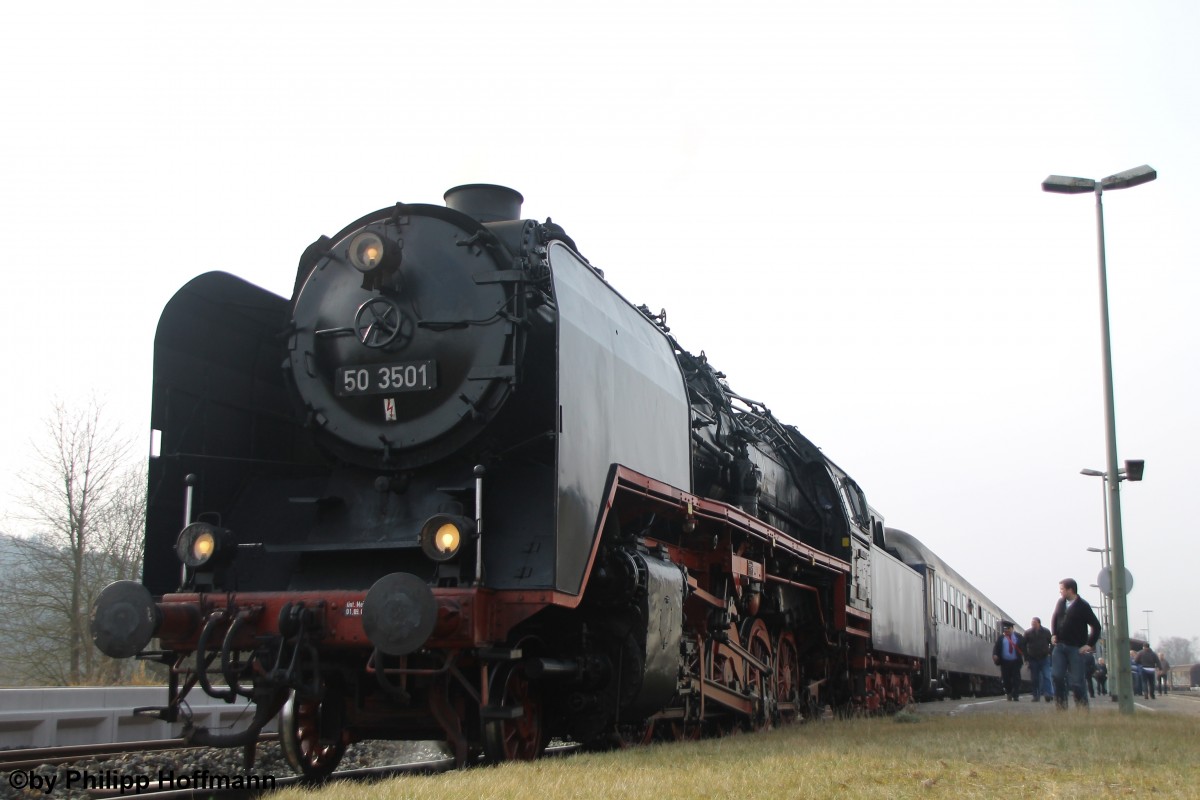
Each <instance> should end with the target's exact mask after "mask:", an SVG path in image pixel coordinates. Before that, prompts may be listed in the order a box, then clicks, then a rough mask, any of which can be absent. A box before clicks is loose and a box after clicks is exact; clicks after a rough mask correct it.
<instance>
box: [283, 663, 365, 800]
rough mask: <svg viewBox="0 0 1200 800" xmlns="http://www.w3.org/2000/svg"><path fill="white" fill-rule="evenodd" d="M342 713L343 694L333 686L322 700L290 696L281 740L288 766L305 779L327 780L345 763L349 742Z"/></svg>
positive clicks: (296, 695)
mask: <svg viewBox="0 0 1200 800" xmlns="http://www.w3.org/2000/svg"><path fill="white" fill-rule="evenodd" d="M342 711H343V708H342V693H341V692H340V691H337V690H335V689H333V688H332V687H331V686H328V685H326V686H325V687H324V691H323V693H322V695H321V696H320V697H313V696H311V695H308V694H305V695H299V694H297V693H296V691H295V690H292V691H291V692H289V693H288V699H287V702H286V703H284V704H283V710H282V711H280V712H279V734H280V740H281V743H282V744H283V754H284V756H285V757H286V758H287V761H288V763H289V764H291V765H292V769H294V770H296V772H298V773H299V774H300V775H301V776H302V777H303V778H304V779H305V780H307V781H322V780H325V779H326V778H328V777H329V776H330V775H331V774H332V773H333V771H334V770H335V769H336V768H337V765H338V763H339V762H340V761H341V760H342V756H343V755H344V754H345V752H346V743H347V740H348V738H347V735H346V731H345V728H343V727H342Z"/></svg>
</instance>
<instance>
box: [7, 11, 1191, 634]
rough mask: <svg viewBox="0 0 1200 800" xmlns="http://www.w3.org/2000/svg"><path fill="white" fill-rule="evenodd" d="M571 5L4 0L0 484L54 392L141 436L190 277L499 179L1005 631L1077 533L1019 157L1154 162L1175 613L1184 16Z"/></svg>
mask: <svg viewBox="0 0 1200 800" xmlns="http://www.w3.org/2000/svg"><path fill="white" fill-rule="evenodd" d="M589 5H590V7H589V8H587V9H584V10H580V9H578V8H576V4H571V3H563V2H520V1H519V0H518V1H516V2H507V3H496V2H455V3H431V2H426V3H415V2H397V1H396V0H392V1H391V2H379V3H357V2H352V1H350V0H339V2H337V3H308V2H294V3H288V4H283V3H269V4H268V3H253V2H247V0H238V2H223V1H218V2H207V3H204V4H200V5H195V4H193V5H191V6H188V7H187V8H186V9H181V8H180V7H178V6H177V4H168V3H161V2H146V3H130V2H121V0H115V2H112V3H102V4H96V3H80V2H60V3H54V4H45V3H40V4H39V3H23V4H17V5H15V6H13V7H11V8H9V10H8V11H6V12H5V13H4V22H3V25H0V97H2V99H3V118H2V121H0V142H2V146H0V225H2V226H3V232H4V237H3V238H4V242H5V250H6V252H7V253H8V262H7V263H8V269H7V270H6V271H5V274H4V278H3V283H2V284H0V287H2V288H0V322H2V323H3V325H4V328H5V330H4V334H3V336H0V347H2V348H3V364H4V365H5V369H6V370H7V376H6V378H5V379H4V387H5V391H4V393H3V399H2V400H0V408H2V410H3V412H4V415H3V419H4V422H3V424H2V425H0V509H7V510H8V511H9V513H13V511H14V509H15V508H16V507H17V501H16V500H15V499H14V497H19V496H20V495H21V493H22V484H21V483H20V480H19V475H20V473H21V472H22V471H23V470H25V469H27V464H28V461H29V452H30V442H31V439H32V438H33V437H36V436H37V435H38V433H39V430H40V421H41V420H43V419H44V418H45V417H46V416H47V415H48V414H49V413H50V411H51V408H52V405H53V403H54V401H55V399H59V400H62V401H63V402H65V403H67V404H68V405H69V406H70V405H75V404H81V403H84V402H85V401H86V399H87V398H88V397H89V396H90V395H93V394H94V395H95V396H97V397H99V398H101V399H102V400H104V401H105V402H106V403H107V409H108V412H109V415H110V417H111V418H112V420H113V421H114V422H119V423H120V424H121V425H122V426H123V427H124V428H125V429H126V430H127V431H128V433H129V435H130V436H131V437H134V438H135V440H136V441H137V448H138V449H139V450H141V449H143V448H144V447H145V446H146V442H147V441H148V438H149V436H148V421H149V399H150V378H151V375H150V369H151V347H152V341H153V337H154V330H155V326H156V324H157V320H158V315H159V312H160V311H161V309H162V307H163V305H164V304H165V303H166V301H167V300H168V299H169V298H170V297H171V295H172V294H173V293H174V292H175V290H176V289H178V288H179V287H180V286H181V285H182V284H183V283H185V282H186V281H188V280H189V279H190V278H192V277H193V276H195V275H197V274H199V273H201V272H205V271H208V270H214V269H219V270H226V271H229V272H232V273H235V274H238V275H240V276H243V277H245V278H247V279H248V280H250V281H251V282H254V283H257V284H258V285H260V286H263V287H265V288H268V289H271V290H273V291H275V292H277V293H280V294H287V293H289V292H290V289H291V283H292V279H293V276H294V270H295V265H296V262H297V259H298V258H299V256H300V254H301V252H302V251H303V250H304V248H305V247H306V246H307V245H308V244H309V243H310V242H312V241H313V240H314V239H316V238H317V237H318V236H319V235H321V234H333V233H335V232H337V231H338V230H339V229H341V228H342V227H343V226H344V225H346V224H347V223H349V222H351V221H353V220H355V219H357V218H358V217H360V216H361V215H363V214H365V213H367V212H369V211H373V210H375V209H377V208H382V207H385V206H389V205H391V204H393V203H395V202H396V201H404V202H427V203H440V202H442V194H443V192H444V191H445V190H446V189H448V188H450V187H452V186H455V185H458V184H462V183H473V182H487V183H501V184H505V185H508V186H511V187H513V188H515V189H517V190H518V191H520V192H521V193H523V194H524V196H525V198H526V203H525V206H524V216H526V217H535V218H538V219H545V218H546V217H547V216H552V217H553V218H554V221H555V222H557V223H560V224H562V225H563V226H564V227H565V228H566V229H567V231H568V232H569V233H570V234H571V236H572V237H573V238H574V239H575V241H576V243H577V244H578V245H579V247H580V249H581V250H582V252H583V253H584V255H586V256H587V257H588V258H589V259H591V261H592V262H593V263H594V264H595V265H597V266H599V267H601V268H602V269H603V270H604V271H605V274H606V275H607V277H608V279H609V280H610V281H611V282H612V283H613V285H614V286H616V288H617V289H618V290H619V291H620V292H621V293H622V294H624V295H625V297H627V298H628V299H629V300H631V301H632V302H634V303H645V304H647V305H649V306H650V307H651V308H653V309H658V308H663V307H665V308H666V309H667V313H668V323H669V324H670V325H671V328H672V332H673V333H674V334H675V335H676V336H677V337H678V339H679V341H680V342H681V344H682V345H683V346H684V347H686V348H688V349H690V350H692V351H700V350H705V351H706V352H707V354H708V356H709V358H710V360H711V361H712V362H713V363H714V364H715V365H716V366H717V367H718V368H719V369H721V370H723V371H724V372H726V373H727V374H728V376H729V381H730V384H731V385H732V387H733V388H734V389H735V390H736V391H738V392H739V393H741V394H743V395H745V396H748V397H751V398H754V399H756V400H760V401H762V402H765V403H766V404H767V405H768V406H769V407H770V408H771V409H772V410H773V411H774V412H775V414H776V415H777V416H778V417H779V418H780V419H782V420H783V421H785V422H788V423H791V424H794V425H796V426H797V427H798V428H799V429H800V430H801V431H802V432H803V433H804V434H805V435H806V436H808V437H809V438H810V439H812V440H813V441H814V442H816V443H817V444H818V445H819V446H821V447H822V448H823V449H824V451H825V452H826V453H827V454H828V455H829V456H830V457H831V458H833V459H834V460H835V461H837V462H838V463H839V464H840V465H841V466H842V467H843V468H844V469H846V470H847V471H848V472H849V473H850V474H851V475H853V476H854V477H855V478H856V479H857V480H858V482H859V483H860V484H861V485H862V487H863V488H864V490H865V491H866V493H867V496H868V499H869V500H870V502H871V504H872V505H873V506H875V507H876V508H877V509H879V510H880V511H881V512H882V513H883V514H884V516H885V517H886V519H887V522H888V524H889V525H891V526H894V527H898V528H902V529H904V530H906V531H908V532H910V533H912V534H914V535H915V536H917V537H918V538H920V539H922V540H923V541H924V542H926V543H927V544H928V545H929V546H931V547H932V548H933V549H934V550H935V551H937V552H938V553H939V554H941V555H942V556H943V557H944V558H945V560H946V561H948V562H949V563H950V564H951V565H953V566H954V567H955V568H956V569H957V570H958V571H959V572H960V573H961V574H962V575H963V576H965V577H966V578H967V579H968V580H970V581H972V582H973V583H974V584H975V585H976V586H977V587H978V588H979V589H980V590H982V591H984V592H985V593H987V594H988V595H989V596H990V597H991V598H992V599H994V600H995V601H996V602H998V603H999V604H1000V606H1001V607H1002V608H1004V609H1006V610H1008V611H1010V612H1011V613H1012V614H1013V615H1014V616H1015V617H1016V619H1017V621H1018V622H1020V623H1021V624H1022V625H1026V626H1027V625H1028V624H1029V620H1030V618H1031V617H1032V616H1033V615H1040V616H1042V617H1043V618H1046V619H1048V618H1049V615H1050V613H1051V611H1052V610H1053V607H1054V603H1055V601H1056V599H1057V596H1058V595H1057V582H1058V580H1059V579H1060V578H1062V577H1065V576H1074V577H1076V578H1077V579H1078V580H1079V583H1080V585H1081V588H1082V595H1083V596H1084V597H1085V598H1087V599H1088V600H1090V601H1092V602H1093V604H1096V603H1097V602H1098V601H1099V599H1100V598H1099V593H1098V592H1097V590H1096V589H1093V588H1090V587H1089V584H1091V583H1094V582H1095V581H1096V575H1097V573H1098V572H1099V568H1100V560H1099V557H1098V556H1097V555H1096V554H1092V553H1088V552H1086V548H1087V547H1101V546H1103V542H1104V530H1103V524H1104V523H1103V506H1102V491H1101V481H1100V480H1099V479H1097V478H1088V477H1083V476H1081V475H1080V474H1079V470H1080V469H1081V468H1084V467H1087V468H1097V469H1103V468H1104V467H1105V449H1104V421H1103V392H1102V384H1101V359H1100V352H1101V351H1100V326H1099V313H1098V308H1099V303H1098V288H1097V268H1096V265H1097V257H1096V256H1097V252H1096V217H1095V203H1094V198H1093V197H1092V196H1091V195H1078V196H1065V195H1052V194H1046V193H1044V192H1042V191H1041V188H1040V184H1041V182H1042V180H1043V179H1044V178H1046V176H1047V175H1050V174H1052V173H1057V174H1062V175H1073V176H1083V177H1090V178H1101V177H1104V176H1106V175H1109V174H1112V173H1116V172H1120V171H1123V170H1125V169H1129V168H1131V167H1136V166H1138V165H1141V164H1150V165H1151V166H1153V167H1154V168H1155V169H1157V170H1158V172H1159V178H1158V180H1157V181H1155V182H1153V183H1149V184H1145V185H1142V186H1139V187H1136V188H1133V189H1130V190H1128V191H1121V192H1110V193H1108V194H1106V195H1105V196H1104V201H1105V205H1104V209H1105V227H1106V236H1107V254H1108V267H1109V290H1110V296H1111V313H1112V337H1113V360H1114V369H1115V391H1116V407H1117V425H1118V446H1119V453H1120V458H1121V459H1125V458H1144V459H1145V460H1146V477H1145V481H1144V482H1142V483H1140V484H1134V485H1130V484H1127V483H1126V484H1122V490H1123V491H1122V494H1121V496H1122V505H1123V508H1124V527H1125V546H1126V558H1127V564H1128V567H1129V570H1130V571H1131V572H1132V573H1133V575H1134V587H1133V591H1132V593H1131V594H1130V596H1129V608H1130V619H1129V622H1130V628H1131V631H1132V632H1133V633H1134V634H1137V633H1139V632H1142V631H1143V630H1144V629H1145V628H1146V626H1147V618H1148V615H1147V614H1145V613H1144V611H1143V610H1144V609H1153V613H1152V614H1151V615H1149V625H1150V628H1151V636H1152V638H1153V639H1154V641H1155V642H1157V641H1158V640H1159V639H1161V638H1162V637H1164V636H1183V637H1186V638H1189V639H1190V638H1192V637H1196V636H1198V635H1200V621H1198V618H1197V614H1196V610H1197V603H1196V600H1195V594H1194V590H1195V579H1196V574H1197V567H1198V566H1200V564H1198V561H1200V559H1198V558H1197V554H1198V552H1200V545H1197V531H1196V529H1195V524H1194V522H1193V520H1192V518H1191V513H1192V511H1193V510H1194V509H1195V507H1196V502H1195V500H1194V497H1195V495H1196V492H1195V490H1194V489H1193V488H1189V487H1193V486H1194V485H1195V483H1196V481H1197V480H1198V479H1200V471H1197V472H1192V470H1197V469H1198V466H1197V455H1196V454H1197V452H1198V451H1200V430H1198V426H1197V422H1196V409H1197V408H1198V407H1200V402H1198V400H1200V398H1198V396H1197V395H1198V390H1200V379H1198V375H1197V357H1196V353H1197V351H1198V349H1200V348H1198V344H1200V333H1198V332H1197V324H1196V321H1195V317H1196V315H1195V313H1194V307H1195V305H1196V301H1197V294H1198V289H1200V277H1198V272H1200V270H1198V269H1197V263H1196V262H1197V258H1196V256H1195V247H1194V246H1193V245H1192V244H1190V243H1189V242H1190V241H1191V240H1192V239H1194V234H1193V233H1192V231H1193V229H1194V227H1195V225H1196V220H1197V219H1200V199H1198V197H1197V189H1195V188H1193V189H1188V188H1187V187H1188V186H1193V187H1200V154H1198V147H1197V145H1198V143H1200V96H1198V95H1200V88H1198V87H1200V80H1198V79H1200V48H1198V47H1197V46H1196V36H1197V32H1200V4H1196V3H1194V2H1190V0H1179V1H1178V2H1145V1H1143V2H1139V3H1136V4H1134V3H1126V2H1097V1H1096V0H1087V1H1086V2H1084V1H1080V2H1045V0H1037V1H1036V2H1006V3H972V2H962V0H955V1H953V2H919V1H918V2H906V3H896V2H890V1H889V2H856V3H833V2H828V3H815V2H802V3H796V2H782V1H778V2H754V1H753V0H749V1H744V2H741V3H728V2H722V3H713V2H697V1H696V0H690V1H689V2H678V3H675V2H670V3H668V2H655V1H654V0H639V1H638V2H625V1H624V0H609V2H605V3H596V4H589ZM1189 498H1193V499H1189ZM2 524H3V526H4V527H5V528H7V529H8V530H9V531H10V532H19V531H18V530H17V529H16V527H17V526H15V525H14V523H13V522H12V520H11V518H10V519H9V520H6V521H4V522H3V523H2Z"/></svg>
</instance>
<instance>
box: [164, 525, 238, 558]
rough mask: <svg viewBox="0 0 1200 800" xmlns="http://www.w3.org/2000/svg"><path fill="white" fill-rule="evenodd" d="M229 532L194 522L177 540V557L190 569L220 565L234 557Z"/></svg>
mask: <svg viewBox="0 0 1200 800" xmlns="http://www.w3.org/2000/svg"><path fill="white" fill-rule="evenodd" d="M229 539H230V536H229V531H227V530H224V529H223V528H218V527H215V526H213V525H210V524H208V523H207V522H193V523H192V524H191V525H188V526H187V527H186V528H184V529H183V531H182V532H180V534H179V538H178V539H177V540H175V555H177V556H179V560H180V561H182V562H183V563H184V564H185V565H187V566H188V567H191V568H192V569H196V568H198V567H203V566H204V565H206V564H214V565H215V564H219V563H221V562H222V561H225V560H226V559H228V558H229V557H230V556H231V555H233V546H232V543H231V542H230V541H229Z"/></svg>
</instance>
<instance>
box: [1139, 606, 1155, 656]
mask: <svg viewBox="0 0 1200 800" xmlns="http://www.w3.org/2000/svg"><path fill="white" fill-rule="evenodd" d="M1142 613H1143V614H1145V615H1146V644H1150V615H1151V614H1153V613H1154V609H1153V608H1143V609H1142ZM1150 647H1151V648H1153V647H1154V645H1150Z"/></svg>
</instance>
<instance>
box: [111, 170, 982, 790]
mask: <svg viewBox="0 0 1200 800" xmlns="http://www.w3.org/2000/svg"><path fill="white" fill-rule="evenodd" d="M445 200H446V205H445V206H435V205H424V204H397V205H396V206H394V207H392V208H387V209H383V210H380V211H377V212H375V213H372V214H368V215H367V216H365V217H363V218H361V219H359V220H358V221H356V222H354V223H352V224H351V225H349V226H347V227H346V228H345V229H344V230H342V231H341V232H340V233H338V234H337V235H336V236H334V237H332V238H327V237H321V238H320V239H318V240H317V241H316V242H315V243H313V244H312V245H311V246H309V247H308V249H307V250H306V251H305V252H304V254H303V256H302V257H301V259H300V263H299V268H298V270H297V273H296V280H295V288H294V291H293V294H292V297H291V299H290V300H285V299H283V298H280V297H278V296H275V295H274V294H271V293H269V292H266V291H264V290H262V289H259V288H257V287H255V286H252V285H250V284H249V283H246V282H245V281H243V280H241V279H239V278H236V277H234V276H231V275H229V274H225V273H219V272H214V273H209V274H205V275H201V276H200V277H198V278H196V279H194V280H192V281H191V282H190V283H188V284H187V285H186V286H184V287H183V288H182V289H181V290H180V291H179V292H178V293H177V294H176V296H175V297H174V298H173V299H172V300H171V301H170V302H169V303H168V305H167V306H166V308H165V309H164V311H163V314H162V317H161V320H160V322H159V327H158V331H157V335H156V338H155V351H154V386H153V404H152V418H151V423H152V428H153V429H154V435H155V438H156V447H157V451H158V452H157V455H156V457H154V458H152V459H151V463H150V479H149V497H148V509H147V527H146V537H145V553H144V559H145V560H144V564H145V566H144V580H143V582H142V583H141V584H139V583H136V582H129V581H125V582H119V583H116V584H113V585H111V586H109V587H108V588H107V589H106V590H105V591H104V593H103V594H102V596H101V597H100V598H99V600H98V602H97V603H96V606H95V607H94V609H93V615H92V633H93V638H94V641H95V643H96V645H97V647H99V649H100V650H101V651H102V652H104V653H105V654H107V655H109V656H112V657H114V658H129V657H139V658H143V659H152V660H156V661H159V662H162V663H163V664H166V665H167V666H168V667H169V674H170V683H169V687H168V697H167V701H166V705H164V706H162V707H155V708H150V709H141V710H140V711H141V712H142V713H148V714H153V715H156V716H159V717H161V718H163V719H167V720H170V721H177V720H183V721H184V723H185V727H184V735H185V737H186V738H188V739H189V740H190V741H191V742H193V743H195V744H205V745H216V746H230V747H242V746H249V745H252V744H253V743H254V742H255V741H256V740H257V737H258V735H259V733H260V732H261V730H262V728H263V727H264V726H265V725H266V724H267V723H268V722H269V721H270V720H271V719H273V718H275V717H276V715H278V716H279V726H280V731H281V737H282V740H283V743H284V750H285V753H286V754H287V756H288V759H289V760H290V761H291V763H292V765H293V766H294V767H295V768H296V769H297V770H298V771H300V772H301V773H302V774H304V775H305V776H307V777H310V778H320V777H323V776H325V775H328V774H329V773H330V772H331V771H332V770H333V769H334V767H335V766H336V765H337V763H338V761H339V759H340V758H341V756H342V754H343V752H344V750H345V748H346V746H347V745H348V744H349V743H351V742H354V741H358V740H361V739H439V740H444V741H445V742H447V743H448V745H449V747H450V748H451V749H452V750H453V752H454V754H455V756H456V758H457V759H458V760H459V761H460V762H466V761H468V760H470V759H472V758H475V757H476V756H478V755H480V754H483V755H486V756H487V757H489V758H491V759H494V760H507V759H532V758H536V757H537V756H538V755H539V754H540V753H541V752H542V751H543V749H544V748H545V746H546V744H547V742H548V741H549V740H550V738H551V737H561V738H564V739H570V740H574V741H578V742H582V743H585V744H590V745H611V744H617V743H628V742H639V741H645V740H649V739H652V738H669V739H682V738H692V737H695V736H700V735H704V734H708V733H714V732H725V731H730V730H733V729H756V728H761V727H764V726H770V725H775V724H779V723H782V722H787V721H790V720H796V719H805V718H810V717H813V716H817V715H821V714H825V713H830V712H842V713H852V712H864V713H866V712H874V711H887V710H894V709H897V708H901V707H903V706H904V705H905V704H907V703H909V702H911V701H912V700H914V698H915V697H917V696H918V695H928V696H937V695H938V694H939V693H942V692H945V691H950V692H952V693H957V692H965V691H980V690H984V689H985V688H987V687H986V685H985V684H986V682H989V681H994V680H995V678H996V677H997V676H996V675H994V674H993V673H994V672H995V669H994V667H992V665H991V661H990V648H991V641H992V639H993V638H994V635H995V633H996V631H997V629H998V623H999V620H1000V618H1001V617H1002V616H1003V613H1002V612H1001V610H1000V609H999V608H998V607H997V606H995V605H994V604H993V603H991V602H990V601H988V600H987V599H986V598H984V597H983V596H982V594H980V593H979V592H977V591H975V590H974V589H973V588H972V587H970V585H969V584H968V583H966V582H965V581H963V580H962V579H961V577H959V576H958V575H957V574H956V573H954V572H953V570H950V569H949V568H948V567H947V566H946V565H945V564H944V563H942V562H941V561H940V560H938V559H937V557H936V556H935V555H934V554H932V553H931V552H930V551H928V550H927V549H925V548H924V547H923V546H922V545H921V544H920V543H919V542H917V540H916V539H914V538H912V537H910V536H908V535H907V534H904V533H903V532H899V531H893V530H891V529H888V528H885V527H884V523H883V519H882V517H881V516H880V515H879V514H878V513H877V512H876V511H875V510H874V509H873V508H871V506H870V505H868V503H867V500H866V497H865V495H864V493H863V492H862V490H861V489H860V488H859V486H858V485H857V484H856V483H855V482H854V481H853V479H851V477H850V476H849V475H847V474H846V473H845V472H844V471H843V470H842V469H841V468H840V467H838V466H837V465H836V464H835V463H833V462H832V461H830V460H829V459H828V458H827V457H826V456H825V455H824V454H823V453H822V452H821V451H820V450H819V449H818V448H817V447H816V446H815V445H814V444H813V443H812V442H810V441H809V440H808V439H806V438H805V437H804V436H802V435H801V434H800V433H799V431H797V430H796V429H795V428H794V427H791V426H788V425H784V424H781V423H780V422H779V421H778V420H776V419H775V417H774V416H773V415H772V414H771V412H770V411H769V410H768V409H767V408H766V407H765V406H764V405H763V404H762V403H759V402H756V401H753V400H750V399H747V398H745V397H742V396H739V395H738V394H736V393H734V392H733V391H732V390H731V389H730V388H729V386H728V384H727V382H726V380H725V376H724V375H723V374H722V373H721V372H718V371H717V370H716V369H714V367H713V366H711V365H710V364H709V363H708V360H707V359H706V357H705V356H704V354H703V353H701V354H700V355H698V356H697V355H693V354H691V353H689V352H687V351H686V350H684V349H683V348H682V347H680V346H679V344H678V343H677V342H676V341H675V339H674V338H673V337H672V336H671V334H670V332H669V329H668V327H667V326H666V320H665V312H664V313H660V314H654V313H652V312H651V311H650V310H649V309H647V308H646V307H636V306H634V305H632V304H630V303H629V302H627V301H626V300H625V299H624V298H623V297H622V296H621V295H619V294H618V293H617V292H616V291H615V290H614V289H613V287H612V286H610V285H609V284H608V283H607V282H606V281H605V279H604V276H603V274H602V272H601V271H600V270H599V269H597V268H596V267H594V266H593V265H592V264H590V263H589V262H588V260H587V259H586V258H584V257H583V256H582V255H581V254H580V252H579V249H578V248H577V247H576V246H575V244H574V242H573V241H572V240H571V238H570V237H569V236H568V235H567V234H566V232H565V231H564V230H563V228H562V227H560V226H559V225H557V224H555V223H553V222H552V221H551V220H549V219H548V220H546V222H544V223H539V222H536V221H533V220H523V219H521V218H520V207H521V203H522V202H523V199H522V197H521V196H520V195H519V194H518V193H517V192H515V191H513V190H511V189H507V188H504V187H499V186H491V185H469V186H460V187H457V188H455V189H452V190H450V191H449V192H447V193H446V195H445ZM181 524H182V531H181V530H180V528H181ZM959 634H961V636H960V635H959ZM960 639H961V641H960ZM152 642H156V644H155V646H154V647H153V648H151V647H150V646H151V644H152ZM197 687H198V688H197ZM197 690H200V691H204V692H206V693H207V694H209V695H212V696H214V697H217V698H223V699H225V700H227V701H229V702H231V703H232V702H235V701H239V700H241V699H245V700H249V701H251V702H252V703H253V704H254V708H255V713H254V716H253V719H252V720H250V721H249V722H248V723H247V724H246V726H245V727H244V728H243V729H241V730H237V731H232V732H227V731H215V730H209V729H206V728H202V727H197V726H193V725H191V724H190V723H189V722H188V720H187V716H186V709H187V704H186V700H185V699H186V697H187V696H188V694H189V692H192V691H197Z"/></svg>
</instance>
